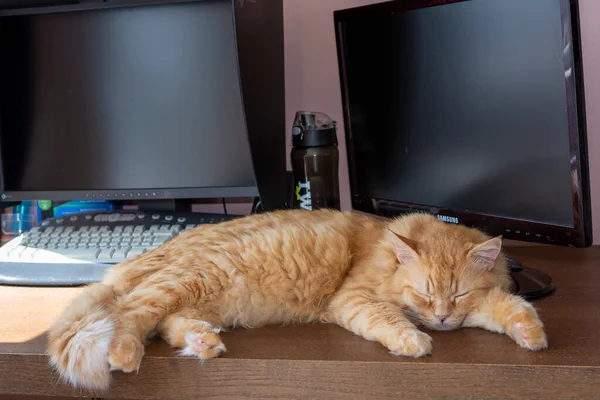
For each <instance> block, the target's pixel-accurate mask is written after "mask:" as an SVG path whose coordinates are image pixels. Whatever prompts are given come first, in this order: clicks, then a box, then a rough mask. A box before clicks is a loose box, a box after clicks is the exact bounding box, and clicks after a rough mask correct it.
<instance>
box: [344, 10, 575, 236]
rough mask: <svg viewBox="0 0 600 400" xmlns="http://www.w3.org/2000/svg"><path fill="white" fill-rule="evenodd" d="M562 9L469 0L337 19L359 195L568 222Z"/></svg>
mask: <svg viewBox="0 0 600 400" xmlns="http://www.w3.org/2000/svg"><path fill="white" fill-rule="evenodd" d="M565 13H568V9H567V10H565V9H564V8H561V1H560V0H526V1H523V0H472V1H466V2H459V3H455V4H447V5H442V6H436V7H430V8H425V9H419V10H412V11H408V12H398V13H387V14H385V15H379V16H365V17H360V18H354V19H353V18H349V19H348V20H347V21H344V22H343V23H342V24H341V31H340V33H341V38H342V43H343V45H342V59H343V65H342V67H343V71H344V72H345V75H344V76H343V79H344V85H343V90H345V95H346V96H347V103H348V106H349V112H348V116H349V125H350V127H349V128H350V132H351V138H352V146H351V149H352V152H351V154H350V158H351V159H352V160H353V163H354V165H353V167H352V170H353V177H352V179H353V180H354V183H355V192H356V194H357V195H359V196H366V197H371V198H376V199H388V200H394V201H398V202H402V203H410V204H415V205H425V206H432V207H440V208H444V209H454V210H457V211H461V212H471V213H480V214H485V215H491V216H499V217H505V218H514V219H518V220H525V221H535V222H541V223H548V224H553V225H562V226H573V223H574V219H573V218H574V217H573V195H572V193H573V189H572V188H573V184H572V177H571V165H570V159H569V158H570V147H569V115H568V112H567V105H568V103H567V102H568V101H569V96H568V94H567V85H566V80H565V77H566V76H568V75H569V74H570V73H572V72H573V71H572V70H571V69H570V66H569V65H568V64H569V63H568V58H569V57H571V56H572V53H571V52H570V49H569V48H568V46H567V43H569V41H568V37H569V36H568V34H569V33H568V32H563V20H565V19H566V20H569V18H570V16H569V15H565ZM566 60H567V61H566Z"/></svg>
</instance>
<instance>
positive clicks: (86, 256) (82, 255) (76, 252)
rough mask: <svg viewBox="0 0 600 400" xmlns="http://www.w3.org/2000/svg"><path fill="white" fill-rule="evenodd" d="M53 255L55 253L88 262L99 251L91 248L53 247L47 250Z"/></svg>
mask: <svg viewBox="0 0 600 400" xmlns="http://www.w3.org/2000/svg"><path fill="white" fill-rule="evenodd" d="M49 250H50V251H51V252H53V253H57V254H60V255H63V256H65V257H69V258H75V259H81V260H90V259H95V258H96V257H97V256H98V253H99V252H100V249H97V248H91V249H82V248H79V249H74V248H73V249H69V248H64V247H62V248H61V247H55V248H52V247H51V248H50V249H49Z"/></svg>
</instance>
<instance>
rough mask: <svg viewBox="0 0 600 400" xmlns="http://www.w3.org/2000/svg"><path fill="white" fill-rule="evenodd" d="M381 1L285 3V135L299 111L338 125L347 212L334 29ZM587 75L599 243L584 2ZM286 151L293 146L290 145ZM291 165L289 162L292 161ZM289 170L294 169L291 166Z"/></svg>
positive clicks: (594, 5) (598, 57)
mask: <svg viewBox="0 0 600 400" xmlns="http://www.w3.org/2000/svg"><path fill="white" fill-rule="evenodd" d="M381 1H382V0H375V1H373V0H284V27H285V28H284V29H285V52H286V54H285V57H286V61H285V68H286V118H287V121H288V126H287V131H286V132H285V134H286V135H288V137H289V135H290V130H291V124H292V121H293V118H294V114H295V113H296V111H298V110H302V109H312V110H316V111H323V112H325V113H327V114H329V115H331V117H332V118H333V119H335V120H336V121H338V123H339V130H338V137H339V142H340V156H341V157H340V159H341V162H340V186H341V196H342V208H343V209H350V190H349V183H348V168H347V165H346V148H345V143H344V141H343V132H344V126H343V117H342V104H341V95H340V87H339V74H338V66H337V53H336V44H335V35H334V28H333V11H334V10H338V9H343V8H350V7H355V6H360V5H365V4H372V3H378V2H381ZM580 3H581V8H580V9H581V19H582V42H583V55H584V70H585V71H584V74H585V83H586V99H587V117H588V137H589V154H590V170H591V172H590V173H591V178H590V179H591V182H592V213H593V215H594V222H593V223H594V237H595V240H594V242H595V243H597V244H600V193H599V192H598V190H597V189H598V188H600V174H599V173H597V171H599V167H600V132H599V130H600V113H594V112H593V111H594V110H595V109H596V108H597V107H598V106H600V79H595V76H594V74H595V73H596V72H598V73H600V50H598V49H597V48H596V47H594V43H599V42H600V24H595V19H596V18H600V1H598V0H580ZM287 146H288V147H287V149H286V151H287V153H288V154H289V151H290V143H289V140H288V143H287ZM288 158H289V157H288ZM288 163H289V160H288ZM288 168H289V165H288Z"/></svg>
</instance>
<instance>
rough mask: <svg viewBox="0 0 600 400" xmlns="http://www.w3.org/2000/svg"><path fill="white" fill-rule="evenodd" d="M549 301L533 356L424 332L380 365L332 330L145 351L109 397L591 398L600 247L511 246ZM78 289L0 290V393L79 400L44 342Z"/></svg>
mask: <svg viewBox="0 0 600 400" xmlns="http://www.w3.org/2000/svg"><path fill="white" fill-rule="evenodd" d="M509 253H510V254H511V255H512V256H515V257H517V258H518V259H519V260H520V261H522V262H524V263H526V264H527V265H529V266H532V267H535V268H540V269H543V270H545V271H547V272H549V273H550V274H551V275H552V277H553V278H554V280H555V282H556V285H557V292H556V293H555V294H554V295H552V296H551V297H549V298H546V299H544V300H540V301H538V302H537V303H536V306H537V307H538V308H539V310H540V313H541V316H542V319H543V320H544V322H545V324H546V326H547V332H548V339H549V345H550V348H549V349H548V350H547V351H545V352H539V353H531V352H528V351H526V350H523V349H520V348H519V347H517V345H516V344H515V343H513V342H512V340H510V339H509V338H508V337H506V336H502V335H497V334H494V333H490V332H486V331H483V330H479V329H463V330H459V331H453V332H433V333H432V336H433V339H434V353H433V355H431V356H428V357H426V358H422V359H416V360H413V359H407V358H400V357H394V356H391V355H389V354H388V353H387V352H386V350H385V349H384V348H383V347H382V346H381V345H379V344H377V343H373V342H367V341H365V340H363V339H361V338H359V337H357V336H354V335H353V334H351V333H349V332H346V331H345V330H343V329H341V328H338V327H336V326H333V325H314V326H294V327H269V328H263V329H255V330H243V329H240V330H235V331H232V332H228V333H225V334H223V339H224V342H225V343H226V345H227V348H228V350H229V351H228V352H227V353H226V354H225V356H224V357H222V358H219V359H216V360H211V361H209V362H206V363H204V364H201V363H199V362H198V361H197V360H194V359H191V358H183V357H178V356H176V355H175V354H174V352H173V351H172V350H171V349H169V348H168V346H166V345H165V344H164V343H162V342H159V341H157V342H156V343H153V344H152V345H150V346H149V348H148V350H147V355H146V357H145V358H144V360H143V362H142V365H141V369H140V372H139V374H138V375H136V374H129V375H126V374H122V373H114V374H113V376H114V381H113V384H112V389H111V392H110V393H108V394H107V395H106V396H105V397H110V398H115V397H116V398H159V397H160V398H201V397H216V398H220V399H221V398H232V397H235V398H261V399H264V398H318V399H323V398H343V399H358V398H368V399H374V398H387V397H393V398H406V399H432V398H441V397H443V398H445V399H496V398H497V399H526V398H531V399H539V398H552V399H567V398H569V399H570V398H573V399H582V398H594V397H595V398H600V247H595V248H591V249H587V250H578V249H568V248H552V247H541V246H540V247H538V246H536V247H520V248H511V249H509ZM78 291H79V290H78V289H40V288H11V287H0V394H2V393H19V394H27V395H54V396H80V395H85V393H80V392H78V391H76V390H73V389H71V388H70V387H68V386H65V385H63V384H60V383H57V379H56V377H55V376H54V374H53V373H52V371H51V370H50V369H49V368H48V366H47V358H46V357H45V356H44V347H45V338H44V333H45V332H46V330H47V328H48V326H49V325H50V324H51V322H52V321H53V320H54V318H55V317H56V316H57V314H58V313H59V312H60V311H61V310H62V309H63V308H64V307H65V306H66V305H67V303H68V302H69V300H70V299H71V298H72V297H73V296H74V295H75V294H76V293H78Z"/></svg>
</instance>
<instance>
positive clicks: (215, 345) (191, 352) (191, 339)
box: [180, 322, 226, 360]
mask: <svg viewBox="0 0 600 400" xmlns="http://www.w3.org/2000/svg"><path fill="white" fill-rule="evenodd" d="M185 343H186V346H185V347H184V348H183V349H182V350H181V352H180V354H181V355H184V356H195V357H198V358H199V359H201V360H208V359H210V358H215V357H218V356H219V355H221V353H223V352H224V351H226V348H225V345H224V344H223V342H222V341H221V338H220V336H219V329H215V328H213V327H212V325H210V324H208V323H205V322H200V323H197V324H195V325H193V326H191V327H190V330H189V331H188V332H186V334H185Z"/></svg>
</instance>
